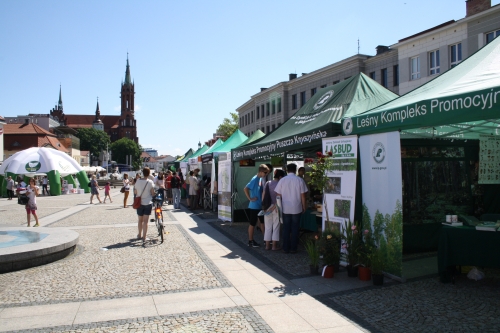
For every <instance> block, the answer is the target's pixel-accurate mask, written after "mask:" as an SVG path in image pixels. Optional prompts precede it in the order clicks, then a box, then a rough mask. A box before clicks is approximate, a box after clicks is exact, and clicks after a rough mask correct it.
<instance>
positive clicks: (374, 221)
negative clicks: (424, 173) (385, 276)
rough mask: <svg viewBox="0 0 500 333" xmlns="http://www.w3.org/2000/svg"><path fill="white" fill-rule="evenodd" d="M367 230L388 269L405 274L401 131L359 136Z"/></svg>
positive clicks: (396, 274)
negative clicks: (371, 234) (371, 235)
mask: <svg viewBox="0 0 500 333" xmlns="http://www.w3.org/2000/svg"><path fill="white" fill-rule="evenodd" d="M359 154H360V163H361V180H362V181H361V185H362V191H363V230H371V232H372V233H373V237H374V240H375V243H376V245H377V246H378V247H379V249H380V250H381V252H382V255H383V257H384V262H385V263H386V268H385V270H384V271H385V272H387V273H390V274H392V275H394V276H397V277H402V274H403V273H402V259H403V209H402V205H401V203H402V178H401V144H400V136H399V132H389V133H381V134H372V135H365V136H361V137H360V138H359Z"/></svg>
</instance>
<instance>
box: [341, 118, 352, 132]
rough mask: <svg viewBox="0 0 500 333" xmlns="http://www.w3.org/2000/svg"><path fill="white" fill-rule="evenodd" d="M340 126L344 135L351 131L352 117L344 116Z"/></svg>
mask: <svg viewBox="0 0 500 333" xmlns="http://www.w3.org/2000/svg"><path fill="white" fill-rule="evenodd" d="M342 127H343V128H344V133H345V134H346V135H349V134H351V133H352V119H351V118H345V119H344V123H343V124H342Z"/></svg>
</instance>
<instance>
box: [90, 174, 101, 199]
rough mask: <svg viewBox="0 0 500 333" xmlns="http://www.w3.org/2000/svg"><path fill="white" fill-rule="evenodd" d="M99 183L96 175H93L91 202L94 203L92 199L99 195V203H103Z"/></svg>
mask: <svg viewBox="0 0 500 333" xmlns="http://www.w3.org/2000/svg"><path fill="white" fill-rule="evenodd" d="M99 190H100V188H99V184H98V183H97V180H96V176H95V175H92V179H91V180H90V204H92V199H94V195H95V196H97V200H99V203H102V201H101V198H100V197H99Z"/></svg>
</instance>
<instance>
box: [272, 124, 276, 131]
mask: <svg viewBox="0 0 500 333" xmlns="http://www.w3.org/2000/svg"><path fill="white" fill-rule="evenodd" d="M275 129H276V125H274V124H273V127H272V131H273V132H274V130H275Z"/></svg>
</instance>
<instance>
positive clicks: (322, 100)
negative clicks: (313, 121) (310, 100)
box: [313, 90, 334, 111]
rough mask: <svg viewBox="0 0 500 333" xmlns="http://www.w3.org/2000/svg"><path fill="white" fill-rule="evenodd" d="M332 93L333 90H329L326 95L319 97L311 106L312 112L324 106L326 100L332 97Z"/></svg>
mask: <svg viewBox="0 0 500 333" xmlns="http://www.w3.org/2000/svg"><path fill="white" fill-rule="evenodd" d="M333 93H334V91H333V90H330V91H328V92H326V93H324V94H323V96H321V97H320V98H319V99H318V101H317V102H316V104H314V106H313V110H314V111H316V110H317V109H319V108H321V107H322V106H323V105H325V103H326V102H328V100H329V99H330V97H332V96H333Z"/></svg>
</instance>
